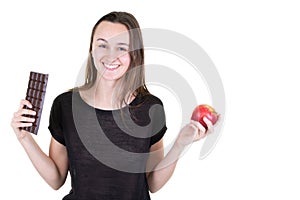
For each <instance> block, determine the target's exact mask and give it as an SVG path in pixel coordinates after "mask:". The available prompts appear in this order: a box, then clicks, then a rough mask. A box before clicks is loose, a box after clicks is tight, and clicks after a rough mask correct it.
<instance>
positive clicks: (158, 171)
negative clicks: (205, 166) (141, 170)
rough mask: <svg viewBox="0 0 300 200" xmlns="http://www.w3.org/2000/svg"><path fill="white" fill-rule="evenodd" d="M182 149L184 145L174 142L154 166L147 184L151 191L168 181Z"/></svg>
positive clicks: (155, 190)
mask: <svg viewBox="0 0 300 200" xmlns="http://www.w3.org/2000/svg"><path fill="white" fill-rule="evenodd" d="M183 150H184V147H182V146H181V145H178V144H177V143H175V144H174V145H173V147H172V148H171V150H170V151H169V152H168V153H167V155H166V156H165V157H164V159H162V160H161V161H160V162H159V163H158V164H157V165H156V166H155V168H154V169H153V171H152V172H151V173H150V174H149V176H148V185H149V190H150V191H151V192H153V193H154V192H157V191H158V190H159V189H161V188H162V187H163V186H164V185H165V184H166V183H167V182H168V180H169V179H170V178H171V176H172V175H173V172H174V170H175V168H176V165H177V162H178V159H179V157H180V155H181V153H182V152H183Z"/></svg>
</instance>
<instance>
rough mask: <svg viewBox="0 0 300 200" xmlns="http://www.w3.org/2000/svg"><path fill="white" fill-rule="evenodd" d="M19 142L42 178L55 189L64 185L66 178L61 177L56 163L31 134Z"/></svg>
mask: <svg viewBox="0 0 300 200" xmlns="http://www.w3.org/2000/svg"><path fill="white" fill-rule="evenodd" d="M19 141H20V143H21V145H22V146H23V148H24V149H25V151H26V153H27V155H28V157H29V159H30V160H31V162H32V164H33V165H34V167H35V168H36V170H37V171H38V173H39V174H40V175H41V177H42V178H43V179H44V180H45V181H46V182H47V183H48V184H49V185H50V186H51V187H52V188H53V189H58V188H60V187H61V186H62V185H63V183H64V181H65V178H63V176H61V175H60V173H59V170H58V169H57V167H56V165H55V163H54V161H53V160H52V159H51V158H50V157H49V156H48V155H46V154H45V153H44V152H43V151H42V150H41V148H40V147H39V145H38V144H37V143H36V141H35V140H34V139H33V137H32V136H31V135H30V134H27V135H26V136H25V137H23V138H19Z"/></svg>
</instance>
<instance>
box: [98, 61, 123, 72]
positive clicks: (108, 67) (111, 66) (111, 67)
mask: <svg viewBox="0 0 300 200" xmlns="http://www.w3.org/2000/svg"><path fill="white" fill-rule="evenodd" d="M102 64H103V66H104V68H105V69H106V70H109V71H114V70H116V69H118V68H119V67H120V66H121V65H120V64H107V63H102Z"/></svg>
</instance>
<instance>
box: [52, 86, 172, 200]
mask: <svg viewBox="0 0 300 200" xmlns="http://www.w3.org/2000/svg"><path fill="white" fill-rule="evenodd" d="M49 121H50V124H49V130H50V132H51V134H52V136H53V138H54V139H55V140H57V141H58V142H59V143H61V144H63V145H65V146H66V148H67V152H68V160H69V172H70V174H71V180H72V190H71V192H70V193H69V194H68V195H66V196H65V197H64V198H63V199H64V200H106V199H109V200H114V199H118V200H120V199H122V200H146V199H147V200H149V199H150V196H149V189H148V184H147V178H146V171H145V169H146V162H147V158H148V153H149V150H150V147H151V145H153V144H155V143H156V142H158V141H159V140H160V139H161V138H162V137H163V135H164V133H165V131H166V130H167V128H166V121H165V113H164V109H163V104H162V102H161V101H160V99H159V98H157V97H155V96H153V95H145V96H141V95H138V96H137V97H136V98H135V99H134V100H133V101H132V102H131V103H130V104H129V105H128V106H126V107H124V108H122V109H118V110H101V109H97V108H94V107H92V106H90V105H88V104H87V103H86V102H85V101H83V99H82V98H81V97H80V94H79V92H75V91H74V92H66V93H63V94H61V95H59V96H58V97H56V99H55V100H54V102H53V105H52V108H51V113H50V120H49Z"/></svg>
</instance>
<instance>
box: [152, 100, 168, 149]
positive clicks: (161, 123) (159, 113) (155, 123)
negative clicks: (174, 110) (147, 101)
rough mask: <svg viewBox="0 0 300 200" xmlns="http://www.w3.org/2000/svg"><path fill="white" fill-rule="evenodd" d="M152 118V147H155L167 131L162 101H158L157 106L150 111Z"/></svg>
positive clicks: (153, 106)
mask: <svg viewBox="0 0 300 200" xmlns="http://www.w3.org/2000/svg"><path fill="white" fill-rule="evenodd" d="M150 117H151V123H152V136H151V140H150V145H153V144H155V143H157V142H158V141H160V140H161V139H162V138H163V136H164V135H165V133H166V131H167V126H166V116H165V111H164V106H163V103H162V102H161V101H160V99H158V102H157V103H156V104H154V105H152V107H151V109H150Z"/></svg>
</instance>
